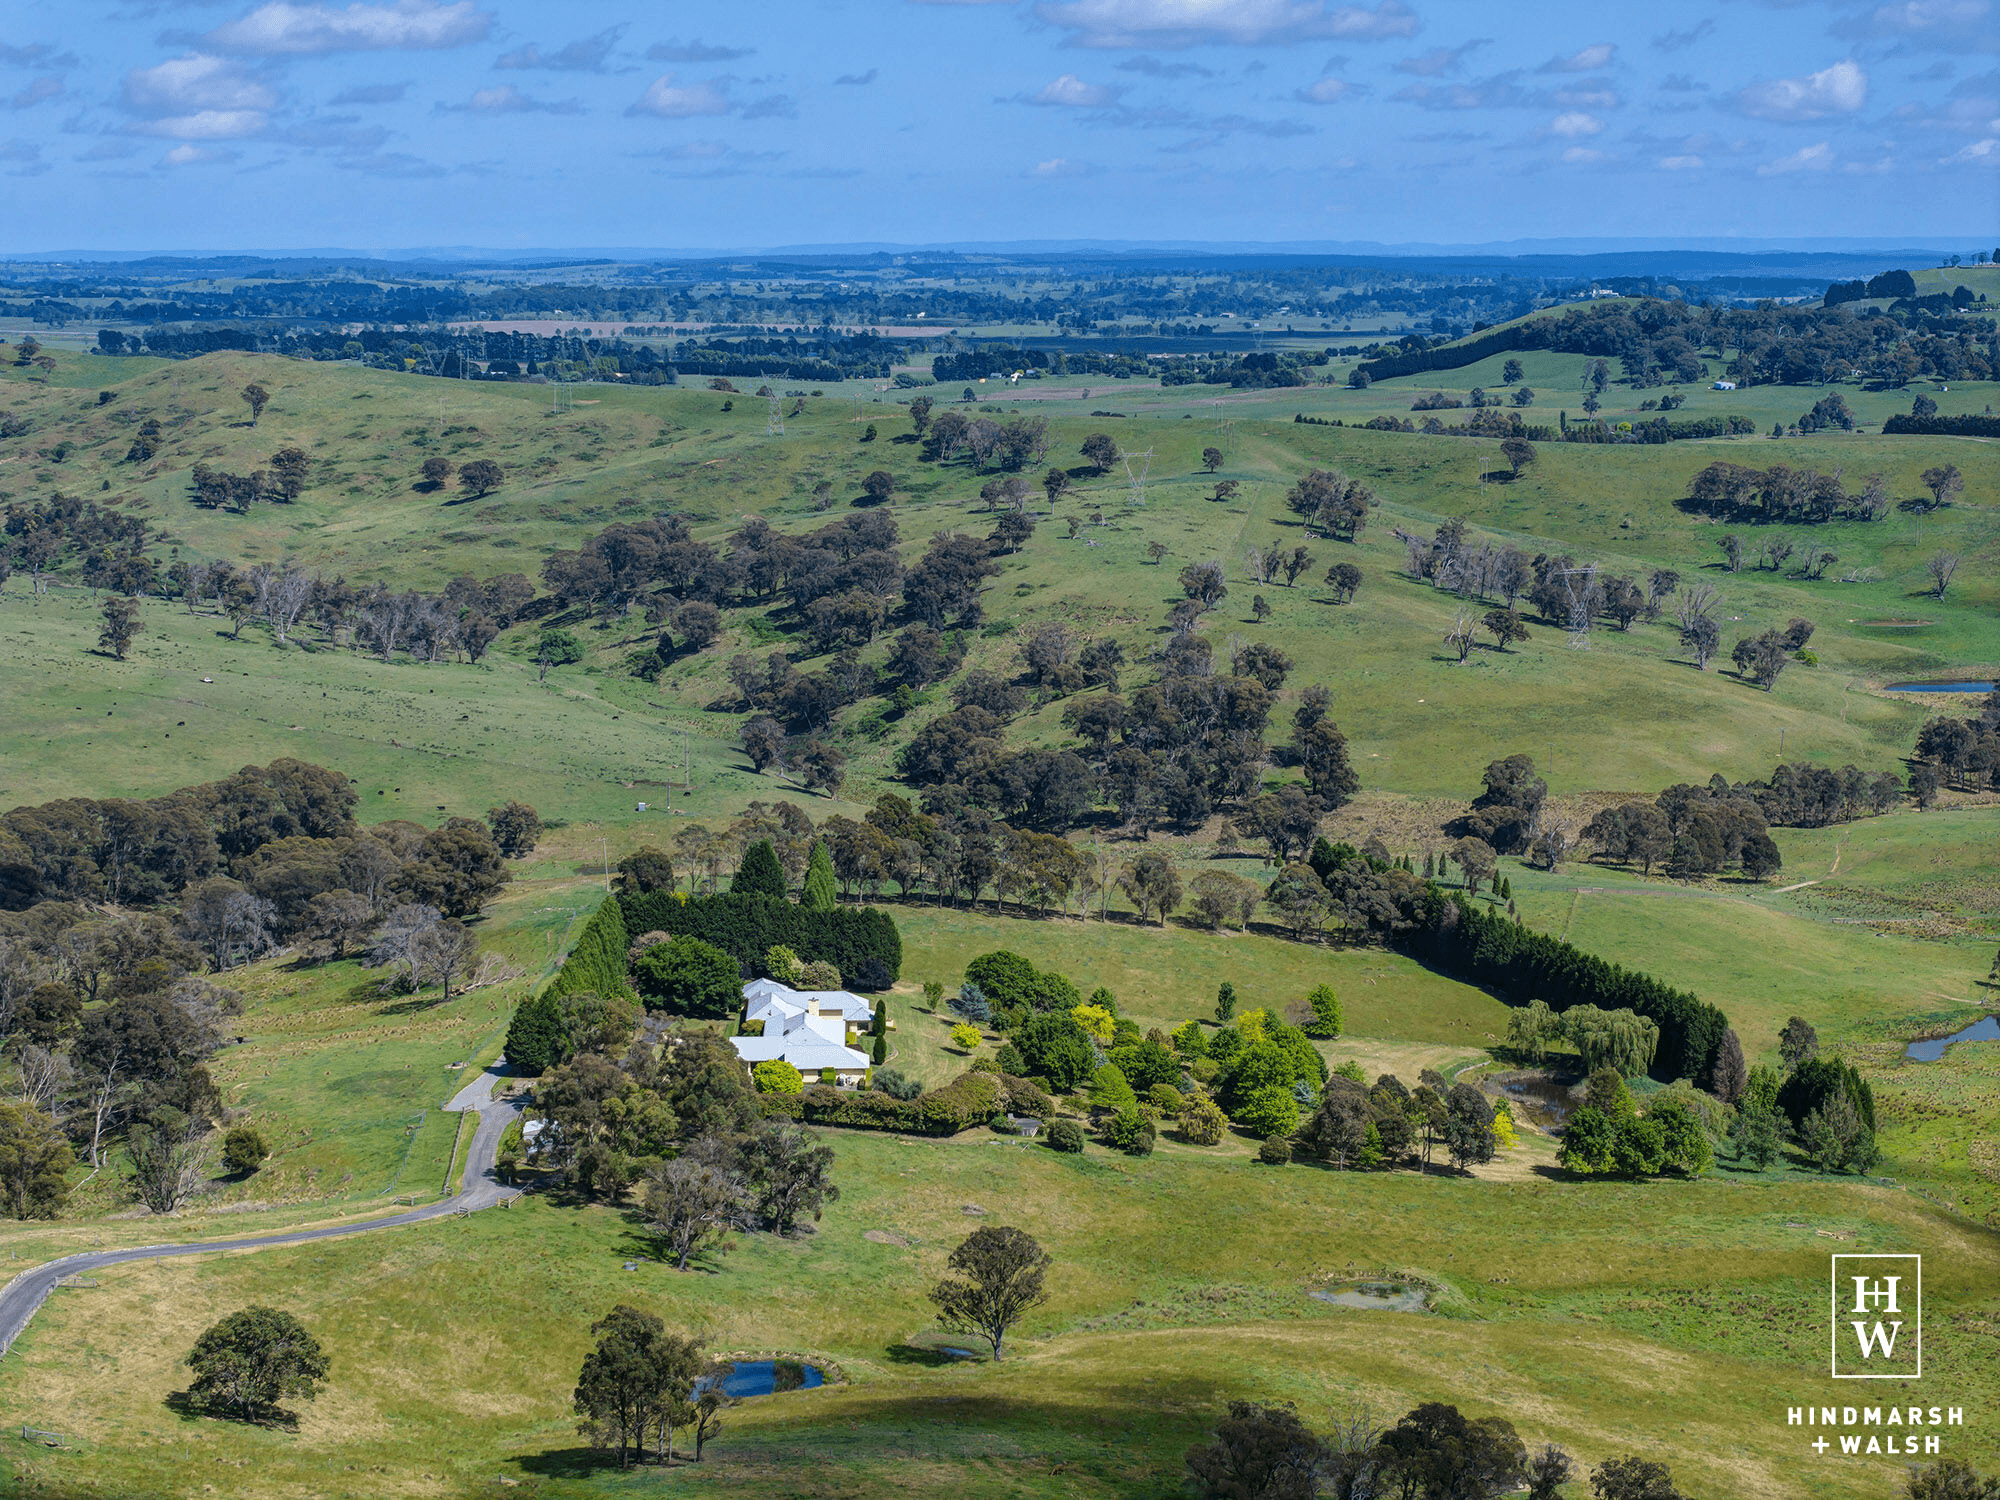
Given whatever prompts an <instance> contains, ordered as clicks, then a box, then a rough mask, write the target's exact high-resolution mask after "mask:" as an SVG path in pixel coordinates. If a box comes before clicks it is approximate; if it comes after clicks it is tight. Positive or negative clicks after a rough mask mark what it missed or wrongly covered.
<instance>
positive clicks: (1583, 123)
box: [1549, 111, 1604, 140]
mask: <svg viewBox="0 0 2000 1500" xmlns="http://www.w3.org/2000/svg"><path fill="white" fill-rule="evenodd" d="M1603 129H1604V122H1603V121H1602V120H1600V119H1598V118H1597V116H1596V115H1586V114H1583V113H1581V112H1580V111H1579V112H1572V113H1570V114H1566V115H1557V116H1556V117H1555V118H1554V119H1553V120H1551V121H1549V134H1550V135H1559V136H1563V137H1565V138H1567V139H1569V140H1575V139H1576V138H1577V137H1578V136H1585V135H1596V134H1597V133H1598V132H1599V131H1601V130H1603Z"/></svg>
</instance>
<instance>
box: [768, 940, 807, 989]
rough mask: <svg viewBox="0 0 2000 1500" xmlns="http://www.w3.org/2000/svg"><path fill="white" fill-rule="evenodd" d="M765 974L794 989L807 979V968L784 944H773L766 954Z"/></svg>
mask: <svg viewBox="0 0 2000 1500" xmlns="http://www.w3.org/2000/svg"><path fill="white" fill-rule="evenodd" d="M764 972H765V973H766V974H769V975H770V976H771V977H772V978H773V979H775V980H777V981H778V983H780V984H788V985H790V986H791V987H792V988H793V989H797V988H798V987H799V982H800V981H801V980H802V979H804V978H805V972H806V966H805V964H804V962H802V961H801V960H800V958H799V956H798V954H796V953H794V952H792V950H791V949H789V948H787V947H786V946H785V945H784V944H783V943H773V944H772V945H771V946H770V947H769V948H768V949H766V950H765V952H764Z"/></svg>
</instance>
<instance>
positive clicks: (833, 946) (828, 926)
mask: <svg viewBox="0 0 2000 1500" xmlns="http://www.w3.org/2000/svg"><path fill="white" fill-rule="evenodd" d="M618 900H619V902H620V903H621V905H622V908H623V911H624V916H625V930H626V931H628V932H638V933H646V932H665V933H669V934H671V935H672V936H674V937H682V936H691V937H698V938H700V939H701V940H702V941H703V942H706V943H713V944H715V946H716V947H718V948H720V949H722V950H723V951H724V952H725V953H728V954H729V955H730V956H731V957H733V958H734V959H735V960H736V961H737V962H738V963H740V964H744V965H746V966H748V968H749V969H750V971H751V972H752V973H753V974H759V975H763V974H766V973H768V972H769V971H768V970H766V969H765V967H764V955H765V954H766V953H768V952H770V950H771V949H772V948H773V947H774V946H776V945H778V944H780V943H782V944H783V945H784V946H785V947H787V948H790V949H791V950H792V951H793V952H794V953H796V954H798V956H799V957H800V958H802V959H804V960H805V961H806V962H807V963H830V964H832V965H833V966H834V967H835V968H836V969H838V970H840V973H841V977H842V979H843V981H844V982H845V983H846V984H847V985H848V986H849V987H850V988H852V987H854V986H856V985H857V984H861V983H865V982H866V981H865V979H864V978H863V971H864V969H865V968H866V966H867V964H868V961H869V960H870V959H874V960H876V961H877V962H878V963H880V964H881V965H882V966H883V967H884V968H885V969H887V970H888V973H889V978H890V979H891V980H893V979H894V978H895V977H896V976H897V975H898V974H900V973H901V972H902V968H903V937H902V934H901V933H899V932H897V930H896V924H895V921H894V920H893V919H892V918H891V917H890V916H889V914H888V913H887V912H886V911H883V910H881V909H880V908H879V907H874V906H843V907H839V908H837V909H836V910H833V911H809V910H808V909H806V908H805V907H803V906H794V905H793V904H792V903H791V902H789V901H784V900H780V899H777V898H775V897H771V896H733V895H721V896H700V897H697V898H695V899H694V900H692V901H682V900H681V899H680V898H679V897H677V896H675V895H673V894H671V893H669V892H667V891H651V892H648V893H647V894H645V895H638V896H625V895H621V896H620V897H619V898H618ZM620 964H621V971H622V965H623V954H622V952H621V954H620Z"/></svg>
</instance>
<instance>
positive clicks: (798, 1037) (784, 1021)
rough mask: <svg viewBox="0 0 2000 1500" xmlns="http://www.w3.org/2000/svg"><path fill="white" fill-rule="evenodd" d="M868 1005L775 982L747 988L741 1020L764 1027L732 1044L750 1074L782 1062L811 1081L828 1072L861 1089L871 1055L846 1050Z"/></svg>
mask: <svg viewBox="0 0 2000 1500" xmlns="http://www.w3.org/2000/svg"><path fill="white" fill-rule="evenodd" d="M871 1016H872V1013H871V1011H870V1009H869V1005H868V1002H867V1001H866V1000H864V999H862V997H861V996H859V995H850V994H849V993H848V992H847V991H846V990H795V989H792V988H791V987H790V986H788V985H783V984H780V983H778V981H777V980H775V979H754V980H752V981H751V982H750V983H749V984H746V985H744V986H743V1019H744V1021H745V1022H746V1023H749V1022H758V1021H760V1022H762V1023H763V1027H764V1032H763V1035H761V1036H739V1037H732V1038H730V1041H731V1044H732V1045H733V1046H734V1047H735V1048H736V1055H737V1057H739V1058H741V1059H742V1061H743V1065H744V1067H746V1068H754V1067H756V1066H757V1064H758V1063H760V1062H768V1061H770V1060H771V1059H773V1058H782V1059H784V1061H786V1062H788V1063H790V1064H791V1065H792V1066H793V1067H795V1068H797V1069H798V1070H799V1071H800V1072H801V1073H803V1074H805V1076H806V1077H807V1078H809V1079H810V1078H816V1077H818V1076H819V1075H820V1073H821V1071H822V1070H823V1069H826V1068H831V1069H833V1074H834V1079H835V1081H836V1082H837V1083H838V1084H839V1085H840V1087H842V1088H844V1089H845V1088H859V1087H860V1086H861V1084H862V1082H863V1081H864V1080H865V1079H866V1078H867V1076H868V1055H867V1054H866V1053H865V1052H859V1051H856V1050H855V1049H854V1048H852V1047H850V1046H848V1045H847V1035H848V1032H849V1030H850V1029H858V1028H860V1027H864V1026H866V1025H867V1024H868V1023H869V1021H870V1019H871Z"/></svg>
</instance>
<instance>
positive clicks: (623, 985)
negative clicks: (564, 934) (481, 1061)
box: [506, 896, 632, 1073]
mask: <svg viewBox="0 0 2000 1500" xmlns="http://www.w3.org/2000/svg"><path fill="white" fill-rule="evenodd" d="M626 947H627V940H626V937H625V921H624V916H623V914H622V913H621V912H620V910H619V907H618V902H617V901H616V900H615V899H613V898H612V897H609V896H607V897H605V898H604V900H603V901H602V902H600V903H599V905H598V908H597V910H596V911H594V912H592V913H591V915H590V920H589V921H587V922H585V923H584V924H583V931H582V932H580V933H578V934H577V938H576V944H575V946H574V947H572V948H571V949H570V950H569V954H568V956H567V957H566V958H564V959H563V964H562V967H561V968H560V969H558V970H556V973H555V977H554V978H553V979H551V980H550V981H549V982H548V983H547V984H546V985H544V986H543V987H542V988H541V989H540V990H539V991H537V992H536V993H535V994H533V995H530V996H529V997H528V998H527V999H526V1000H523V1001H522V1002H521V1003H520V1005H519V1006H517V1007H516V1008H515V1010H514V1019H513V1020H512V1021H510V1022H509V1023H508V1025H507V1043H506V1056H507V1061H508V1062H510V1063H512V1064H513V1065H514V1066H515V1067H516V1068H519V1069H520V1070H521V1071H522V1072H524V1073H545V1072H547V1071H548V1070H549V1069H550V1068H553V1067H555V1066H556V1065H557V1064H558V1063H561V1062H563V1061H565V1060H566V1059H567V1057H568V1048H569V1041H568V1036H567V1031H566V1028H565V1026H564V1023H563V1015H562V1007H561V1006H560V1005H559V1004H558V1003H557V1002H558V1001H560V1000H561V999H562V997H563V996H565V995H582V994H593V995H603V996H604V997H606V998H607V999H611V998H614V997H615V998H619V999H628V1000H629V999H631V998H632V987H631V985H630V984H628V983H627V982H626V978H625V949H626Z"/></svg>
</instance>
